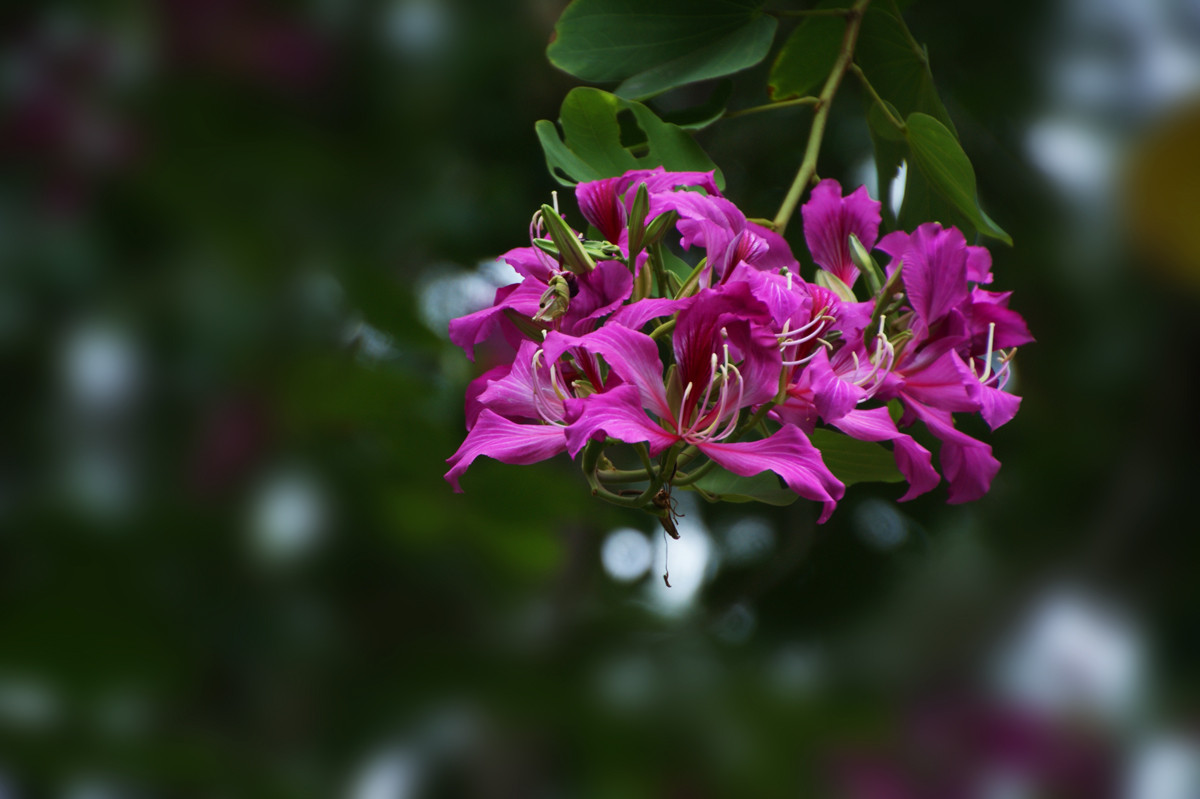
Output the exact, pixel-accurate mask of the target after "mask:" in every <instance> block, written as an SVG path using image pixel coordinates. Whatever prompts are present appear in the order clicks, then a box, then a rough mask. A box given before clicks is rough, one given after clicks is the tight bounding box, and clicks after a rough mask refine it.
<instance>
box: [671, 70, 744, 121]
mask: <svg viewBox="0 0 1200 799" xmlns="http://www.w3.org/2000/svg"><path fill="white" fill-rule="evenodd" d="M732 96H733V81H731V80H728V79H725V80H722V81H718V82H717V86H716V88H715V89H713V92H712V94H711V95H709V98H708V99H707V100H705V101H704V102H703V103H701V104H700V105H697V106H692V107H691V108H684V109H682V110H679V111H673V112H671V113H669V114H663V117H662V120H663V122H670V123H671V124H672V125H678V126H679V127H681V128H683V129H684V130H686V131H695V130H703V129H704V128H707V127H708V126H709V125H711V124H712V123H714V122H716V121H717V120H718V119H720V118H721V117H723V116H724V115H725V108H726V107H727V106H728V105H729V98H730V97H732Z"/></svg>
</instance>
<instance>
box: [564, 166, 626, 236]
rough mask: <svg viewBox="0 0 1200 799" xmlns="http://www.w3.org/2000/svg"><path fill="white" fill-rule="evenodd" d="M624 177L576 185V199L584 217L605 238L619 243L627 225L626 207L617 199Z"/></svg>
mask: <svg viewBox="0 0 1200 799" xmlns="http://www.w3.org/2000/svg"><path fill="white" fill-rule="evenodd" d="M622 181H624V178H623V177H615V178H604V179H603V180H593V181H590V182H587V183H580V184H579V185H578V186H576V187H575V200H576V202H578V203H579V210H580V212H582V213H583V218H584V219H586V220H587V221H588V222H590V223H591V224H592V225H593V226H595V228H596V230H599V231H600V233H601V235H603V236H604V238H606V239H608V240H609V241H611V242H612V243H613V244H617V243H619V242H620V239H621V231H622V230H623V229H624V227H625V221H626V220H625V208H624V206H622V205H621V203H620V201H619V200H618V199H617V192H618V187H619V185H620V184H621V183H622Z"/></svg>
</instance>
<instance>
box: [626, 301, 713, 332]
mask: <svg viewBox="0 0 1200 799" xmlns="http://www.w3.org/2000/svg"><path fill="white" fill-rule="evenodd" d="M691 301H692V298H691V297H685V298H684V299H681V300H668V299H645V300H638V301H637V302H632V303H630V304H629V305H625V306H622V307H621V308H619V309H617V312H616V313H614V314H613V315H612V316H610V317H609V318H608V322H607V323H606V324H611V325H620V326H621V327H627V328H629V329H630V330H641V329H642V326H643V325H645V324H646V323H647V322H649V321H650V320H651V319H658V318H659V317H664V316H670V315H671V314H673V313H675V312H677V311H679V310H681V309H682V308H685V307H687V305H688V304H689V303H691Z"/></svg>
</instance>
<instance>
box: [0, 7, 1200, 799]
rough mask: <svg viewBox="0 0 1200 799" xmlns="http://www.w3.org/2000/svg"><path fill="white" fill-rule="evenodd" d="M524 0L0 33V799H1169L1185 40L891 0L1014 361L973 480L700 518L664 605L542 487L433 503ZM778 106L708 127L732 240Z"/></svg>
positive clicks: (571, 481)
mask: <svg viewBox="0 0 1200 799" xmlns="http://www.w3.org/2000/svg"><path fill="white" fill-rule="evenodd" d="M563 5H564V4H563V3H562V2H561V1H560V0H506V2H494V3H492V2H484V1H483V0H441V1H439V0H379V1H378V2H350V1H349V0H345V1H343V2H339V1H338V0H312V1H311V2H307V3H254V2H250V1H249V0H212V1H211V2H204V1H203V0H163V2H160V3H156V4H141V3H129V2H110V3H65V2H49V0H47V1H46V2H40V3H34V4H19V5H17V6H16V7H8V8H6V9H5V10H4V11H0V40H2V42H3V44H2V45H0V47H2V56H3V61H2V65H0V66H2V74H0V79H2V82H0V164H2V167H0V362H2V363H3V377H4V383H3V386H4V388H3V393H2V397H3V399H2V402H3V411H4V412H3V414H0V429H2V433H0V796H4V797H10V796H12V797H25V796H67V797H144V796H280V797H293V796H294V797H308V796H314V797H316V796H349V797H354V798H355V799H385V798H386V797H396V798H400V797H415V796H482V797H493V796H495V797H501V796H504V797H508V796H521V797H526V796H530V797H550V796H597V797H608V796H613V797H709V796H775V795H780V796H852V797H868V798H873V797H909V796H912V797H918V796H919V797H934V796H936V797H960V796H961V797H976V796H978V797H993V796H1005V797H1009V796H1017V797H1042V796H1047V797H1048V796H1055V797H1064V796H1080V797H1102V796H1126V797H1134V799H1175V797H1179V799H1184V797H1192V796H1196V795H1200V749H1198V748H1197V744H1196V741H1195V739H1194V737H1193V735H1192V734H1193V733H1194V732H1195V720H1196V718H1197V711H1198V710H1200V704H1198V702H1197V699H1200V697H1198V695H1197V691H1198V690H1200V681H1197V679H1196V675H1197V674H1198V673H1200V580H1198V579H1197V576H1198V572H1197V564H1198V563H1200V543H1198V540H1197V533H1198V532H1200V525H1198V524H1197V523H1196V522H1195V521H1194V519H1195V517H1196V515H1197V514H1196V511H1195V503H1196V486H1197V485H1198V484H1200V467H1198V465H1197V464H1198V463H1200V458H1198V457H1197V445H1200V435H1198V432H1200V431H1198V429H1197V428H1198V422H1197V415H1196V412H1197V410H1198V408H1197V404H1196V400H1195V396H1196V395H1195V394H1194V393H1193V392H1194V391H1195V390H1196V383H1197V375H1198V374H1200V355H1198V353H1200V331H1198V325H1197V320H1198V318H1200V317H1198V314H1197V311H1198V309H1200V305H1198V300H1200V295H1198V292H1197V287H1198V286H1200V279H1198V277H1200V263H1198V258H1197V251H1198V248H1197V245H1196V239H1195V224H1196V220H1197V219H1198V218H1200V200H1198V199H1197V193H1198V192H1200V189H1198V188H1197V187H1198V186H1200V158H1198V156H1197V148H1198V147H1200V145H1198V144H1197V142H1200V125H1198V124H1197V122H1196V120H1197V114H1196V112H1195V110H1194V108H1195V106H1194V102H1195V101H1194V99H1190V98H1194V93H1195V91H1196V89H1197V87H1198V86H1200V55H1198V54H1200V4H1198V3H1196V2H1191V1H1189V2H1169V1H1168V0H1155V1H1154V2H1145V3H1139V2H1120V1H1119V0H1106V1H1105V2H1085V1H1084V0H1067V1H1066V2H1061V3H1056V4H1042V3H1034V2H1027V1H1026V2H1009V3H1003V4H1000V3H980V4H974V5H970V6H969V7H967V6H963V5H961V4H956V3H951V2H948V1H944V0H923V1H922V2H918V3H915V4H913V6H912V7H911V9H910V10H909V12H908V16H909V19H910V23H911V26H912V28H913V30H914V32H915V33H916V35H917V36H918V38H920V39H921V40H923V41H925V42H927V43H928V45H929V50H930V54H931V58H932V64H933V71H934V76H935V79H936V80H937V81H938V83H939V85H940V87H941V88H942V91H943V96H944V98H945V99H946V102H947V105H948V107H949V109H950V112H951V114H952V116H953V117H954V118H955V121H956V123H957V124H958V127H959V131H960V134H961V136H962V139H963V143H964V145H965V147H966V150H967V152H968V153H969V154H970V155H971V157H972V160H973V161H974V163H975V165H976V169H977V171H978V173H979V178H980V187H981V188H980V194H981V197H982V198H983V200H984V203H985V205H986V207H987V209H988V211H989V213H990V214H991V216H992V217H993V218H995V219H996V220H997V221H998V222H999V223H1000V224H1001V225H1003V226H1004V227H1005V228H1006V229H1007V230H1008V231H1009V232H1010V233H1011V234H1012V235H1013V238H1014V239H1015V242H1016V245H1015V247H1013V248H1012V249H1008V248H1004V247H999V246H998V247H995V248H993V256H994V259H995V272H996V275H997V283H996V287H997V288H999V289H1002V290H1007V289H1012V290H1015V292H1016V294H1015V296H1014V300H1013V306H1014V307H1015V308H1017V309H1019V310H1021V311H1022V312H1023V313H1024V314H1025V315H1026V317H1027V318H1028V320H1029V323H1030V327H1031V329H1032V330H1033V332H1034V334H1035V336H1037V338H1038V343H1037V344H1036V345H1033V346H1030V347H1028V348H1027V349H1026V350H1024V351H1023V352H1022V353H1021V355H1020V358H1019V360H1018V375H1017V381H1018V383H1017V390H1018V392H1019V393H1021V394H1022V395H1023V396H1024V397H1025V400H1024V405H1023V407H1022V410H1021V413H1020V414H1019V415H1018V416H1017V418H1016V420H1015V421H1014V422H1013V423H1012V424H1010V425H1009V426H1007V427H1005V428H1003V429H1001V430H1000V431H998V432H997V433H996V434H995V435H993V436H992V437H991V439H990V440H991V442H992V444H993V446H994V447H995V450H996V453H997V455H998V456H999V458H1000V459H1001V461H1002V462H1003V463H1004V467H1003V469H1002V471H1001V473H1000V476H999V477H998V479H997V481H996V483H995V485H994V486H993V490H992V493H991V494H990V495H989V496H988V497H987V498H985V499H984V500H983V501H981V502H978V503H976V504H974V505H970V506H962V507H950V506H946V505H945V504H943V503H944V493H943V492H944V489H941V490H940V491H935V492H934V494H933V495H931V496H926V497H923V498H921V499H919V500H918V501H916V502H913V503H909V504H906V505H896V504H895V503H894V501H893V500H894V498H895V497H896V496H898V495H899V493H900V491H899V489H898V488H897V487H896V486H881V487H869V486H857V487H854V488H852V489H851V490H850V491H849V492H848V496H847V499H846V500H845V501H844V502H843V503H842V505H841V507H840V508H839V510H838V511H837V513H836V514H835V516H834V518H833V519H832V520H831V521H830V522H829V523H828V524H826V525H824V526H822V527H820V528H817V527H816V526H815V525H814V524H813V519H814V514H813V513H812V509H811V508H809V507H808V506H807V505H806V504H805V503H798V504H797V505H794V506H792V507H790V508H787V509H773V508H766V507H759V506H725V507H713V508H707V507H700V506H697V505H694V504H692V505H687V506H685V507H684V511H685V513H686V514H687V515H686V517H685V518H684V520H683V523H682V525H681V531H682V532H683V540H681V541H680V542H673V543H672V544H671V549H670V551H669V554H670V557H671V578H672V583H673V584H674V585H675V586H676V587H675V588H673V589H670V590H667V589H666V588H665V586H663V585H662V580H661V573H662V570H663V568H664V565H663V563H662V558H663V555H664V547H665V545H664V542H663V540H662V538H661V535H660V534H658V533H657V532H656V531H655V530H654V529H653V528H652V526H651V525H650V524H648V523H647V520H646V519H643V518H641V517H639V516H635V515H632V514H626V513H624V512H622V511H620V510H618V509H614V508H610V507H607V506H601V505H600V504H598V503H596V502H593V501H591V500H590V499H589V497H588V496H587V493H586V489H585V484H584V483H583V481H582V480H581V479H580V478H579V477H578V475H577V473H576V471H575V470H574V469H573V468H572V467H570V465H569V464H568V463H567V462H566V461H565V460H563V461H554V462H550V463H545V464H540V465H538V466H532V467H507V466H502V465H499V464H495V463H493V462H490V461H486V460H481V461H480V462H478V463H477V464H476V465H475V466H473V467H472V469H471V470H470V472H469V473H468V474H467V476H466V477H465V479H464V487H465V489H466V493H465V494H463V495H454V494H452V493H451V491H450V489H449V487H448V485H447V484H446V483H445V482H444V481H443V479H442V476H441V475H442V473H443V472H444V471H445V469H446V466H445V463H444V461H445V458H446V457H448V456H449V455H450V454H451V453H452V452H453V451H454V450H455V448H456V447H457V446H458V444H459V442H460V441H461V438H462V435H463V433H464V431H463V418H462V395H463V389H464V388H465V385H466V383H467V381H468V380H470V379H471V378H472V377H473V376H474V375H475V374H478V373H479V372H480V371H482V370H483V369H485V368H487V366H488V365H489V364H488V363H487V353H481V355H480V358H479V362H478V363H477V364H475V365H472V364H470V363H469V362H468V361H467V360H466V359H465V358H464V357H463V354H462V352H461V351H459V350H457V349H455V348H453V347H452V346H450V344H449V343H448V341H447V340H446V335H445V323H446V321H447V320H448V318H450V317H451V316H454V315H460V314H462V313H466V312H469V311H471V310H474V309H475V308H477V307H480V306H481V305H484V304H487V303H488V302H490V300H491V293H492V291H493V290H494V288H495V286H496V285H497V284H498V283H503V282H505V278H504V277H503V270H501V269H499V268H498V267H497V266H496V265H495V264H494V263H493V262H492V261H491V259H492V258H494V257H495V256H496V255H498V254H499V253H501V252H504V251H505V250H507V249H510V248H511V247H515V246H521V245H523V244H526V243H527V226H528V221H529V217H530V215H531V213H532V211H533V210H534V209H536V208H537V207H538V206H539V205H540V204H541V203H542V202H545V201H547V199H548V196H549V193H550V191H552V190H554V189H556V188H558V187H557V186H556V185H555V184H554V183H553V181H552V180H551V179H550V177H549V176H548V175H547V173H546V170H545V165H544V162H543V159H542V155H541V151H540V149H539V147H538V144H537V141H536V139H535V137H534V135H533V124H534V122H535V121H536V120H538V119H554V118H556V117H557V110H558V105H559V103H560V101H561V99H562V97H563V95H564V94H565V93H566V91H567V90H568V89H569V88H570V87H571V86H572V85H573V84H572V83H571V81H570V80H569V79H568V78H567V77H566V76H564V75H562V74H560V73H557V72H555V71H554V70H553V69H552V68H551V67H550V66H549V65H548V64H547V63H546V61H545V59H544V56H543V49H544V46H545V44H546V42H547V41H548V39H549V36H550V33H551V31H552V29H553V25H554V21H555V19H556V18H557V15H558V14H559V13H560V12H561V9H562V7H563ZM764 71H765V67H760V68H759V69H758V70H754V71H751V73H749V74H747V75H744V76H741V77H739V79H738V86H739V90H741V91H742V92H744V94H743V95H742V96H743V97H744V104H745V105H752V104H757V103H759V102H765V100H766V98H765V92H764V91H763V89H762V88H761V87H762V86H763V84H764V80H763V76H764ZM755 87H758V88H757V89H756V88H755ZM695 96H696V97H697V98H703V96H704V87H700V88H699V89H698V90H696V93H695ZM664 102H665V103H667V104H668V105H669V104H670V103H672V102H676V103H677V102H680V100H679V99H678V98H674V99H673V98H666V99H665V100H664ZM1189 103H1193V105H1191V106H1189ZM662 107H663V108H666V107H667V106H666V105H664V106H662ZM1189 108H1192V109H1193V110H1190V111H1189V110H1187V109H1189ZM835 111H836V112H837V113H835V115H834V118H833V121H832V123H831V128H830V131H829V134H828V136H827V139H826V142H827V145H826V149H825V151H824V152H823V155H822V160H821V166H820V171H821V174H822V175H823V176H831V177H838V178H840V179H841V180H842V181H843V183H844V184H854V183H858V182H861V181H863V180H865V179H866V176H867V175H868V174H870V172H871V170H870V169H869V168H868V161H867V159H868V158H869V153H870V142H869V140H868V137H867V132H866V128H865V125H864V124H863V121H862V114H861V98H860V97H859V96H858V95H857V87H853V86H850V85H849V84H847V88H846V90H845V91H844V92H843V93H842V95H841V96H840V98H839V107H838V108H837V109H835ZM808 119H809V112H808V111H806V110H804V109H790V110H787V111H779V112H774V113H772V114H756V115H749V116H746V117H742V118H738V119H734V120H729V121H728V122H725V123H722V124H719V125H717V126H716V127H715V128H713V129H711V130H709V131H706V132H705V133H704V134H703V135H702V136H701V143H702V144H703V145H704V146H705V147H706V148H707V149H708V151H709V153H710V155H711V156H712V157H713V158H714V160H715V161H716V163H718V164H720V165H721V167H722V168H723V170H724V172H725V175H726V179H727V185H728V190H727V193H728V194H729V196H731V197H732V198H733V199H734V200H736V201H737V202H738V203H739V204H740V205H741V206H742V207H743V208H745V209H746V210H747V212H748V214H749V215H751V216H771V215H773V213H774V210H775V207H776V206H777V205H778V203H779V201H780V199H781V198H782V196H783V194H784V192H785V191H786V189H787V186H788V184H789V182H790V180H791V176H792V173H793V171H794V169H795V166H796V165H797V164H798V162H799V156H800V153H799V148H800V147H801V146H802V145H803V140H804V137H805V136H806V134H807V121H808ZM564 200H565V201H566V202H565V206H566V208H567V209H568V217H569V218H574V219H575V220H576V221H577V222H578V217H577V216H574V214H575V209H574V207H573V203H572V202H571V201H570V200H569V198H566V197H564ZM1193 211H1194V212H1195V213H1193ZM799 230H800V228H799V226H798V225H797V226H796V230H794V231H792V236H793V237H796V236H798V235H799ZM796 243H799V242H798V239H797V240H796ZM976 432H982V431H979V430H977V431H976ZM1164 786H1165V787H1164ZM989 791H991V793H989ZM1002 791H1010V792H1009V793H1002ZM1172 791H1174V793H1172Z"/></svg>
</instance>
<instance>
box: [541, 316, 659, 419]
mask: <svg viewBox="0 0 1200 799" xmlns="http://www.w3.org/2000/svg"><path fill="white" fill-rule="evenodd" d="M559 338H560V337H559V336H558V335H557V334H555V333H551V334H550V335H549V336H547V337H546V344H545V348H546V355H547V356H554V357H557V356H558V354H560V353H561V352H562V351H563V349H565V347H564V346H563V345H564V344H566V342H567V339H566V337H562V343H561V344H560V341H559ZM570 341H571V344H570V345H569V346H579V347H583V348H584V349H585V350H587V351H588V352H591V353H594V354H596V355H600V356H603V358H604V360H605V361H607V362H608V365H609V368H611V369H612V371H613V372H614V373H615V374H616V375H617V376H618V377H620V378H621V379H622V380H623V381H625V382H626V383H629V384H632V385H633V386H634V387H635V388H636V389H637V391H638V395H639V396H640V397H641V405H642V407H645V408H649V409H650V410H651V411H653V412H654V415H655V416H657V417H659V418H660V419H670V418H673V414H672V413H671V408H670V406H669V405H668V404H667V391H666V388H665V386H664V385H663V365H662V360H661V359H660V358H659V357H658V346H657V345H656V344H655V343H654V339H652V338H650V337H649V336H647V335H646V334H645V333H639V332H638V331H636V330H630V329H629V328H625V327H620V326H618V325H605V326H604V327H602V328H600V329H599V330H597V331H595V332H594V333H589V334H588V335H586V336H581V337H580V338H578V339H572V340H570Z"/></svg>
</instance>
